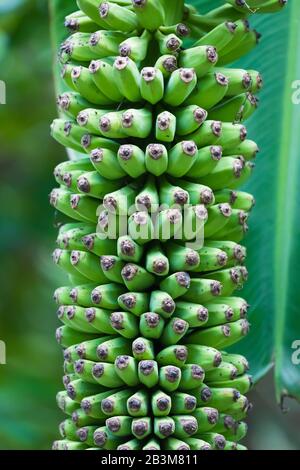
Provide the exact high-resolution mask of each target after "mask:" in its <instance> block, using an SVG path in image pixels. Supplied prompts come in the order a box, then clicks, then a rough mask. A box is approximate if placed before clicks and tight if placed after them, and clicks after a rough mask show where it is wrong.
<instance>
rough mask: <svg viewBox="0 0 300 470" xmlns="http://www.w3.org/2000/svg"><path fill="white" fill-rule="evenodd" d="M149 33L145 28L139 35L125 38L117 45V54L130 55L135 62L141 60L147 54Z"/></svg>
mask: <svg viewBox="0 0 300 470" xmlns="http://www.w3.org/2000/svg"><path fill="white" fill-rule="evenodd" d="M151 37H152V36H151V34H150V33H149V31H147V30H145V31H144V32H143V34H142V35H141V36H133V37H129V38H127V39H125V40H124V41H123V42H121V44H120V45H119V55H120V56H122V57H126V56H128V57H130V59H132V60H134V61H135V62H142V61H143V60H144V59H145V58H146V55H147V52H148V47H149V42H150V40H151Z"/></svg>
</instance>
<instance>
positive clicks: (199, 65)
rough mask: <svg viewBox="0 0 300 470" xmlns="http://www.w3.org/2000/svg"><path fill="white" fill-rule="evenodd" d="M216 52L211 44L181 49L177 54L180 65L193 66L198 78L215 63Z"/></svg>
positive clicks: (216, 58)
mask: <svg viewBox="0 0 300 470" xmlns="http://www.w3.org/2000/svg"><path fill="white" fill-rule="evenodd" d="M217 61H218V54H217V52H216V49H215V48H214V47H213V46H209V45H206V46H197V47H193V48H191V49H186V50H185V51H182V52H181V53H180V56H179V65H180V66H181V67H190V68H193V69H194V70H195V72H196V75H197V77H198V78H201V77H204V75H206V74H207V73H208V72H209V71H210V70H211V69H212V68H213V67H214V66H215V64H216V63H217Z"/></svg>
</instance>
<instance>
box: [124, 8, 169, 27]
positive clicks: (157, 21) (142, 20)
mask: <svg viewBox="0 0 300 470" xmlns="http://www.w3.org/2000/svg"><path fill="white" fill-rule="evenodd" d="M132 5H133V9H134V12H135V13H136V16H137V18H138V21H139V24H140V26H141V27H142V28H144V29H147V30H149V31H154V30H156V29H158V28H159V27H160V26H161V25H162V24H164V19H165V11H164V8H163V5H162V4H161V2H160V1H159V0H132Z"/></svg>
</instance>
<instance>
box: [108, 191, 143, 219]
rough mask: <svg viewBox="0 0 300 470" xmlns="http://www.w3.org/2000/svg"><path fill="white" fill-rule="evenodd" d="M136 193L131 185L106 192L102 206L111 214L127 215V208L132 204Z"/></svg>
mask: <svg viewBox="0 0 300 470" xmlns="http://www.w3.org/2000/svg"><path fill="white" fill-rule="evenodd" d="M136 195H137V191H136V189H135V188H134V187H133V185H127V186H124V185H123V187H122V188H121V189H119V190H116V191H112V192H106V194H105V196H104V199H103V206H104V207H105V209H107V210H108V211H109V212H111V213H112V214H119V215H127V213H128V209H129V208H130V207H131V206H132V205H133V204H134V202H135V198H136Z"/></svg>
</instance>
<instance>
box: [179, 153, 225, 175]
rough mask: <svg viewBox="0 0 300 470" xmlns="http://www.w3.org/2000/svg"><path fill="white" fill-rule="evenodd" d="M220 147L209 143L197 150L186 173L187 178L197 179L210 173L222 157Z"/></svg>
mask: <svg viewBox="0 0 300 470" xmlns="http://www.w3.org/2000/svg"><path fill="white" fill-rule="evenodd" d="M222 152H223V150H222V147H220V146H218V145H211V146H207V147H202V148H200V149H199V150H198V154H197V156H196V160H195V161H194V163H193V165H192V167H191V169H190V170H189V171H188V172H187V173H186V175H185V176H186V177H187V178H189V179H197V180H198V178H201V177H203V176H206V175H208V174H209V173H211V172H212V171H213V170H214V168H215V167H216V166H217V163H218V162H219V161H220V160H221V158H222Z"/></svg>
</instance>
